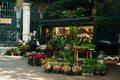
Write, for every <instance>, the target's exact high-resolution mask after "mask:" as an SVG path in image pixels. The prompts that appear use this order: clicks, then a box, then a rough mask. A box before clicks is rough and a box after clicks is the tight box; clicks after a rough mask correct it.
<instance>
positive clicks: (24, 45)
mask: <svg viewBox="0 0 120 80" xmlns="http://www.w3.org/2000/svg"><path fill="white" fill-rule="evenodd" d="M18 48H19V49H20V50H30V46H29V45H28V44H22V45H20V46H19V47H18Z"/></svg>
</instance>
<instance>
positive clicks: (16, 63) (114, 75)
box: [0, 55, 120, 80]
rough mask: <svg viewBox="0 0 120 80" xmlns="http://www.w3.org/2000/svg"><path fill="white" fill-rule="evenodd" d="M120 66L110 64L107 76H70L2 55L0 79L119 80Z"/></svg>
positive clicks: (24, 60)
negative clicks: (46, 71)
mask: <svg viewBox="0 0 120 80" xmlns="http://www.w3.org/2000/svg"><path fill="white" fill-rule="evenodd" d="M119 79H120V66H117V65H108V73H107V74H106V75H105V76H99V75H95V76H81V75H79V76H70V75H64V74H54V73H45V72H44V71H43V70H42V69H41V68H40V67H39V66H30V65H28V64H27V59H25V58H23V57H21V56H5V55H0V80H119Z"/></svg>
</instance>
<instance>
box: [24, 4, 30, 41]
mask: <svg viewBox="0 0 120 80" xmlns="http://www.w3.org/2000/svg"><path fill="white" fill-rule="evenodd" d="M30 5H31V4H30V3H22V8H23V33H22V35H23V36H22V39H23V40H24V41H25V42H27V41H28V40H29V39H30Z"/></svg>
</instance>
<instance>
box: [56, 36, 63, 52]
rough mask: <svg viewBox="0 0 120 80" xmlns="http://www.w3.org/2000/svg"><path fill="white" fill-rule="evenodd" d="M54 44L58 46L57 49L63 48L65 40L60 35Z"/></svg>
mask: <svg viewBox="0 0 120 80" xmlns="http://www.w3.org/2000/svg"><path fill="white" fill-rule="evenodd" d="M56 45H57V46H58V48H59V50H63V49H64V46H65V40H64V39H63V38H62V37H59V38H57V41H56Z"/></svg>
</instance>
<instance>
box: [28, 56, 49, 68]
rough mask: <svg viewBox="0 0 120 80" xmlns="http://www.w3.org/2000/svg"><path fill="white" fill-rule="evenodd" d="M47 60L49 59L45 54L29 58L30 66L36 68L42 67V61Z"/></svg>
mask: <svg viewBox="0 0 120 80" xmlns="http://www.w3.org/2000/svg"><path fill="white" fill-rule="evenodd" d="M45 58H47V56H46V55H45V54H34V55H31V56H29V58H28V64H30V65H32V66H34V65H36V66H40V65H41V61H42V60H44V59H45Z"/></svg>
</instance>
